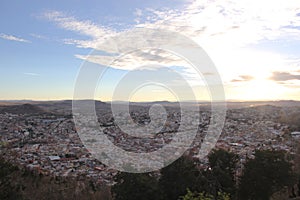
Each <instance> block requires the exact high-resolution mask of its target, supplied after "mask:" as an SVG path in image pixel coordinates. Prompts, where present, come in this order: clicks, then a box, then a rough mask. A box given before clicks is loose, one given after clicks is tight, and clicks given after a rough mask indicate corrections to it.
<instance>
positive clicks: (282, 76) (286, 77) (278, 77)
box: [270, 72, 300, 82]
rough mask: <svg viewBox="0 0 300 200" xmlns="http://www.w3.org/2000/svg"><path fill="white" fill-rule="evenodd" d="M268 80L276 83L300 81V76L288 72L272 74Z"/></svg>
mask: <svg viewBox="0 0 300 200" xmlns="http://www.w3.org/2000/svg"><path fill="white" fill-rule="evenodd" d="M270 79H271V80H274V81H277V82H285V81H292V80H300V74H292V73H289V72H273V75H272V76H271V77H270Z"/></svg>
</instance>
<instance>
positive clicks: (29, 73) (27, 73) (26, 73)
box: [23, 72, 40, 76]
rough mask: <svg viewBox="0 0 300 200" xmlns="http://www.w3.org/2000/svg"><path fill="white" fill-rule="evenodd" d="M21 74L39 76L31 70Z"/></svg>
mask: <svg viewBox="0 0 300 200" xmlns="http://www.w3.org/2000/svg"><path fill="white" fill-rule="evenodd" d="M23 74H24V75H28V76H40V74H37V73H32V72H24V73H23Z"/></svg>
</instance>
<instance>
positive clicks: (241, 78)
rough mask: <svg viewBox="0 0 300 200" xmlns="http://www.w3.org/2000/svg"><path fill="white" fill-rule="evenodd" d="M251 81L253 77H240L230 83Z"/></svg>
mask: <svg viewBox="0 0 300 200" xmlns="http://www.w3.org/2000/svg"><path fill="white" fill-rule="evenodd" d="M253 79H254V77H253V76H249V75H240V76H239V77H238V78H237V79H232V80H231V82H245V81H251V80H253Z"/></svg>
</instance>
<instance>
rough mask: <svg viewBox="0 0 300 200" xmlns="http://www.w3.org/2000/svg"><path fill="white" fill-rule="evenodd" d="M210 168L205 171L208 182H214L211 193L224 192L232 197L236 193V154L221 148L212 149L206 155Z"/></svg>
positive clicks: (215, 194)
mask: <svg viewBox="0 0 300 200" xmlns="http://www.w3.org/2000/svg"><path fill="white" fill-rule="evenodd" d="M208 160H209V165H210V170H209V171H208V172H207V173H206V176H207V177H209V180H210V182H212V183H213V184H214V186H213V188H214V191H213V193H212V194H213V195H214V196H215V197H217V194H218V192H219V193H220V192H225V193H227V194H230V195H231V196H232V197H233V196H235V193H236V183H235V170H236V164H237V161H238V156H237V155H236V154H234V153H231V152H228V151H225V150H223V149H218V150H213V151H212V152H211V153H210V154H209V155H208Z"/></svg>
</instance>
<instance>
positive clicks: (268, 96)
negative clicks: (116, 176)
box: [0, 0, 300, 101]
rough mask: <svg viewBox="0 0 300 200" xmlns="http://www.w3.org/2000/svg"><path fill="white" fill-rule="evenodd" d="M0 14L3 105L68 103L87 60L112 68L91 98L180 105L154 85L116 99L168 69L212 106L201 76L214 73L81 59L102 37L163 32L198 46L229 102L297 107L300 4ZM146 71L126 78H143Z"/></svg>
mask: <svg viewBox="0 0 300 200" xmlns="http://www.w3.org/2000/svg"><path fill="white" fill-rule="evenodd" d="M0 8H1V12H0V13H1V14H0V15H1V19H2V20H1V21H0V27H1V29H0V60H1V61H0V74H1V79H0V84H1V88H0V94H1V96H0V99H1V100H21V99H22V100H23V99H28V100H29V99H30V100H59V99H72V97H73V91H74V83H75V82H76V77H77V74H78V72H79V69H80V67H81V66H82V65H83V64H84V63H86V62H89V63H93V64H96V65H98V67H109V68H108V70H107V73H106V74H105V76H103V79H102V80H101V81H99V84H100V86H99V85H98V87H97V89H96V91H95V99H99V100H103V101H111V100H130V101H162V100H169V101H176V100H178V99H176V96H174V95H173V94H172V92H171V91H168V90H167V89H166V88H163V87H160V86H159V85H154V86H147V87H143V88H140V89H138V90H136V92H135V93H134V94H132V95H131V97H130V99H113V95H114V94H113V93H114V87H115V86H116V85H117V84H118V81H119V79H120V78H122V76H124V75H125V74H126V73H128V72H130V71H132V70H134V69H135V68H136V67H140V66H144V67H145V66H148V65H151V66H152V68H149V69H148V68H147V67H146V68H145V71H146V72H147V70H148V71H155V70H158V69H159V68H160V67H167V68H169V69H170V70H175V71H177V72H179V73H180V74H181V75H182V76H183V77H184V78H185V80H186V81H187V82H188V83H189V84H190V85H191V88H192V90H193V91H194V93H195V96H196V98H197V99H198V100H210V95H209V90H208V89H207V87H206V85H205V81H204V80H203V76H204V77H205V76H214V75H213V74H205V72H203V76H202V77H201V76H199V75H197V74H196V73H195V71H193V69H192V67H191V66H189V64H187V63H186V62H185V61H184V60H183V59H181V58H179V57H178V56H176V55H172V54H171V53H170V52H166V51H162V50H151V49H142V50H141V51H139V52H131V53H129V54H127V55H123V56H122V57H120V59H119V60H116V61H115V62H114V63H108V61H107V59H109V58H108V57H109V56H102V57H93V56H88V55H90V53H91V52H93V50H95V49H97V46H98V45H99V44H101V43H102V42H103V41H104V40H105V39H107V38H110V37H112V36H116V35H118V34H120V33H123V32H126V31H129V30H132V29H134V28H138V27H142V28H161V29H164V30H170V31H174V32H178V33H180V34H183V35H185V36H186V37H188V38H190V39H192V40H193V41H195V42H196V43H197V44H198V45H199V46H200V47H202V48H203V49H204V50H205V51H206V53H207V54H208V56H209V57H210V58H211V59H212V61H213V62H214V64H215V66H216V68H217V70H218V71H219V74H220V76H221V79H222V82H223V85H224V90H225V95H226V99H227V100H237V101H240V100H241V101H247V100H288V99H291V100H300V1H299V0H275V1H271V0H264V1H258V0H251V1H250V0H233V1H227V0H226V1H202V0H199V1H191V0H186V1H180V0H175V1H174V0H166V1H158V0H154V1H137V0H125V1H115V0H114V1H97V2H96V1H70V0H67V1H36V0H29V1H16V0H12V1H2V2H1V3H0ZM155 65H156V67H153V66H155ZM146 72H145V73H144V74H139V75H137V76H136V77H133V78H136V79H142V78H145V77H147V73H146ZM176 81H177V80H175V79H174V84H180V83H179V82H176ZM179 91H180V90H179ZM185 100H189V99H188V97H187V98H186V99H185Z"/></svg>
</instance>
